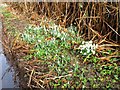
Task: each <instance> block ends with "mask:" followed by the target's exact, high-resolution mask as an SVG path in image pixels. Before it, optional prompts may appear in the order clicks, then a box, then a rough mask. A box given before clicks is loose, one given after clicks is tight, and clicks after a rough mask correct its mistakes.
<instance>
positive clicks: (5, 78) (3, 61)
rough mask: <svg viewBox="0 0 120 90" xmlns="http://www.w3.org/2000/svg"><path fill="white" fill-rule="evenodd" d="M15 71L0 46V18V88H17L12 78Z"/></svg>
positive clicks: (0, 34)
mask: <svg viewBox="0 0 120 90" xmlns="http://www.w3.org/2000/svg"><path fill="white" fill-rule="evenodd" d="M14 76H15V72H14V69H13V68H12V67H11V65H10V63H9V62H8V60H7V58H6V57H5V55H4V52H3V47H2V20H1V19H0V90H1V89H2V88H17V87H18V83H17V82H15V80H14Z"/></svg>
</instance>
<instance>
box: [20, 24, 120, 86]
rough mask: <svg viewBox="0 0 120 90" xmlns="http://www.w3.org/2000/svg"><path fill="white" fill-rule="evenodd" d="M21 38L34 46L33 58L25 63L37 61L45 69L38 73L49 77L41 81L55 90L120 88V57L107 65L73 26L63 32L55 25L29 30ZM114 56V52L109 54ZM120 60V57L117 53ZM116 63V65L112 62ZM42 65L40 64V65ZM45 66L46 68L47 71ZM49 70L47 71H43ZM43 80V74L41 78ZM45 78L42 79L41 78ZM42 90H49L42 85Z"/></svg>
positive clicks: (30, 55)
mask: <svg viewBox="0 0 120 90" xmlns="http://www.w3.org/2000/svg"><path fill="white" fill-rule="evenodd" d="M21 38H22V40H23V41H26V42H27V43H28V44H30V45H33V48H31V51H34V52H32V53H31V54H29V55H27V56H25V57H24V60H28V61H31V60H36V59H37V60H38V62H39V61H40V62H42V63H44V64H42V65H43V66H42V67H41V68H40V69H39V71H36V70H34V74H35V73H36V72H39V73H42V74H49V75H48V76H44V78H41V80H42V81H43V82H45V81H47V84H48V85H50V87H53V88H89V87H91V88H99V87H103V88H118V87H119V79H120V78H119V75H120V67H119V65H118V64H117V63H116V62H117V61H119V59H118V58H117V57H113V58H110V59H109V60H108V61H106V60H101V58H100V54H104V53H100V52H97V51H96V49H97V48H99V45H97V44H94V43H93V42H92V41H84V40H83V39H82V38H81V37H78V36H77V29H76V27H74V26H72V25H71V26H70V27H68V28H61V27H60V26H57V25H55V24H53V25H50V26H49V27H45V26H38V27H34V26H28V27H27V28H26V29H25V31H24V33H22V35H21ZM106 52H107V53H108V54H104V56H106V57H107V55H110V54H112V53H113V52H114V51H113V50H108V51H106ZM117 54H118V56H119V55H120V53H117ZM113 60H116V61H113ZM39 65H41V63H39V64H38V67H39ZM44 65H45V67H44ZM44 68H47V69H44ZM39 75H40V76H41V74H39ZM41 77H42V76H41ZM42 85H43V87H46V85H45V84H44V83H42Z"/></svg>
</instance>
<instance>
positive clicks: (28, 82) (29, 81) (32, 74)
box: [28, 69, 34, 86]
mask: <svg viewBox="0 0 120 90" xmlns="http://www.w3.org/2000/svg"><path fill="white" fill-rule="evenodd" d="M33 72H34V69H32V72H31V74H30V77H29V82H28V86H30V83H31V78H32V75H33Z"/></svg>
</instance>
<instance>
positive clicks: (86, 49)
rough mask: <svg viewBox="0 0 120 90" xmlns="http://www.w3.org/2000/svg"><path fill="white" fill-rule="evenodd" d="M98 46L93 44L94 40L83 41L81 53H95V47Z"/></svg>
mask: <svg viewBox="0 0 120 90" xmlns="http://www.w3.org/2000/svg"><path fill="white" fill-rule="evenodd" d="M97 47H98V45H97V44H93V42H92V41H83V42H82V45H80V46H79V48H80V50H81V51H80V53H81V54H83V55H88V54H90V53H92V54H95V49H96V48H97Z"/></svg>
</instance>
